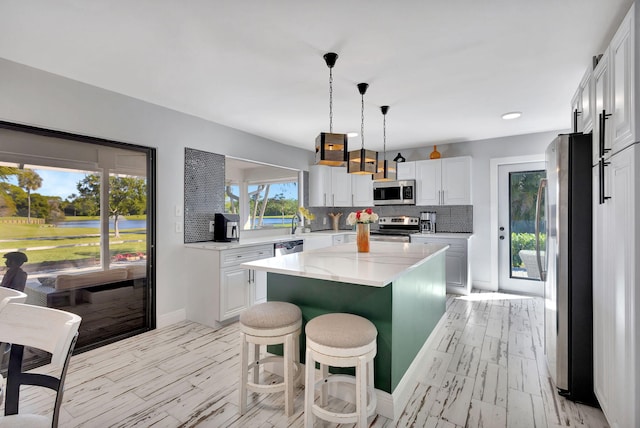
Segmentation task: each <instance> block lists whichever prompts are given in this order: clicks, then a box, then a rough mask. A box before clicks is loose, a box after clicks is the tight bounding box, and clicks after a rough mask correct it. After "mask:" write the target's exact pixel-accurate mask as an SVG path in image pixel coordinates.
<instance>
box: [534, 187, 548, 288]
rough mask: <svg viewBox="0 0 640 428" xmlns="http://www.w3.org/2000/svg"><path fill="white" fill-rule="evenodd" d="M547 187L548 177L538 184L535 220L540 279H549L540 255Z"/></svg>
mask: <svg viewBox="0 0 640 428" xmlns="http://www.w3.org/2000/svg"><path fill="white" fill-rule="evenodd" d="M546 187H547V179H546V178H543V179H541V180H540V185H539V186H538V196H537V197H536V221H535V235H536V260H537V261H538V271H539V272H540V280H542V281H546V280H547V265H546V263H545V266H544V267H545V268H544V269H542V258H541V257H540V216H541V214H542V193H543V192H544V189H545V188H546Z"/></svg>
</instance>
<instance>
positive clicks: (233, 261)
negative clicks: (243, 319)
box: [185, 244, 273, 327]
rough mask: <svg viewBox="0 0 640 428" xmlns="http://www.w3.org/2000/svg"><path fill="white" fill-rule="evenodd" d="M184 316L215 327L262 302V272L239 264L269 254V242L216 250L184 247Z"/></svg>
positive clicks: (264, 289) (265, 286)
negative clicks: (186, 273) (186, 284)
mask: <svg viewBox="0 0 640 428" xmlns="http://www.w3.org/2000/svg"><path fill="white" fill-rule="evenodd" d="M185 251H186V255H187V257H186V260H185V265H186V267H187V272H188V275H187V277H186V278H187V280H188V281H189V283H188V290H189V291H188V293H187V318H188V319H189V320H192V321H196V322H199V323H201V324H205V325H208V326H213V327H215V326H217V325H218V323H220V322H222V321H226V320H229V319H231V318H233V317H235V316H238V315H240V313H241V312H242V311H243V310H244V309H246V308H248V307H249V306H251V305H254V304H256V303H261V302H264V301H266V298H267V295H266V294H267V292H266V288H267V285H266V284H267V281H266V273H265V272H258V271H255V270H253V269H244V268H241V267H240V264H242V263H245V262H250V261H253V260H260V259H265V258H268V257H273V244H261V245H255V246H253V245H252V246H246V247H238V248H232V249H224V250H217V249H214V248H194V247H187V248H186V249H185Z"/></svg>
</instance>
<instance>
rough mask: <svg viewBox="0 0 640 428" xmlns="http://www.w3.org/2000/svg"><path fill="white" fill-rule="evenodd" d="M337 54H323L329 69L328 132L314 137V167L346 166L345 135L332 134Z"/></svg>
mask: <svg viewBox="0 0 640 428" xmlns="http://www.w3.org/2000/svg"><path fill="white" fill-rule="evenodd" d="M337 59H338V54H336V53H333V52H329V53H326V54H324V61H325V62H326V63H327V67H329V132H321V133H320V135H318V136H317V137H316V161H315V163H316V165H328V166H345V165H346V164H347V153H348V151H347V134H334V133H333V66H334V65H335V64H336V60H337Z"/></svg>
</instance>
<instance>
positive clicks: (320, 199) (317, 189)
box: [309, 165, 332, 207]
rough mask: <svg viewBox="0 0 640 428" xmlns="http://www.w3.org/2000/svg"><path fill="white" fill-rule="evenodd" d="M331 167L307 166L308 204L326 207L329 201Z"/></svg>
mask: <svg viewBox="0 0 640 428" xmlns="http://www.w3.org/2000/svg"><path fill="white" fill-rule="evenodd" d="M331 169H332V168H331V167H328V166H326V165H311V166H310V167H309V206H310V207H326V206H328V205H329V204H330V203H331Z"/></svg>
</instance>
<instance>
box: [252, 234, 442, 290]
mask: <svg viewBox="0 0 640 428" xmlns="http://www.w3.org/2000/svg"><path fill="white" fill-rule="evenodd" d="M447 248H449V246H448V245H442V244H409V243H399V242H379V241H373V242H371V252H369V253H358V252H357V249H356V244H355V243H348V244H342V245H336V246H333V247H327V248H319V249H316V250H310V251H303V252H301V253H294V254H287V255H284V256H280V257H272V258H268V259H262V260H256V261H253V262H247V263H243V264H241V265H240V266H242V267H245V268H248V269H255V270H260V271H266V272H271V273H280V274H285V275H292V276H301V277H307V278H315V279H323V280H328V281H338V282H348V283H353V284H361V285H368V286H372V287H384V286H385V285H387V284H389V283H390V282H392V281H393V280H394V279H396V278H398V277H400V276H401V275H402V274H404V273H405V272H407V271H409V270H412V269H413V268H415V267H417V266H419V265H421V264H422V263H424V262H426V261H427V260H429V259H430V258H431V257H432V256H434V255H436V254H439V253H441V252H443V251H445V250H446V249H447Z"/></svg>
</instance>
